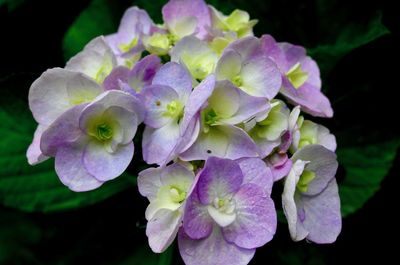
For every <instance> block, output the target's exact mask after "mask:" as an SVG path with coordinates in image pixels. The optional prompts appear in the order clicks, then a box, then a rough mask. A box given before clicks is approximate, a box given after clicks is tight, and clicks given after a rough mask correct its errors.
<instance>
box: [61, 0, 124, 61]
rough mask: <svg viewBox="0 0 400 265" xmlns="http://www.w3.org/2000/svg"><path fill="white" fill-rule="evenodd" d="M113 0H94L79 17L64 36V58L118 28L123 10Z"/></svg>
mask: <svg viewBox="0 0 400 265" xmlns="http://www.w3.org/2000/svg"><path fill="white" fill-rule="evenodd" d="M118 11H119V8H118V7H117V3H116V2H115V1H111V0H93V1H92V2H91V4H90V5H89V6H88V7H87V8H86V9H85V10H84V11H83V12H82V13H81V14H80V15H79V16H78V17H77V19H76V20H75V22H74V23H73V24H72V25H71V27H70V28H69V30H68V31H67V33H66V34H65V36H64V43H63V49H64V58H65V59H66V60H68V59H69V58H70V57H71V56H73V55H75V54H76V53H78V52H79V51H81V50H82V48H83V47H84V46H85V45H86V44H87V43H88V42H89V41H90V40H91V39H93V38H95V37H97V36H100V35H107V34H110V33H113V32H115V31H116V30H117V27H118V23H119V20H120V19H121V15H122V13H121V12H118Z"/></svg>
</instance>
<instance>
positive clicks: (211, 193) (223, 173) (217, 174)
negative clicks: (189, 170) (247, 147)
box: [197, 157, 243, 204]
mask: <svg viewBox="0 0 400 265" xmlns="http://www.w3.org/2000/svg"><path fill="white" fill-rule="evenodd" d="M242 183H243V173H242V171H241V169H240V167H239V165H238V163H237V162H235V161H233V160H229V159H221V158H217V157H210V158H208V159H207V161H206V164H205V165H204V168H203V171H202V172H201V175H200V176H199V180H198V183H197V192H198V195H199V199H200V202H201V203H203V204H211V203H212V202H213V201H214V199H215V198H225V197H226V196H229V195H232V194H234V193H236V192H237V191H238V190H239V188H240V186H241V185H242Z"/></svg>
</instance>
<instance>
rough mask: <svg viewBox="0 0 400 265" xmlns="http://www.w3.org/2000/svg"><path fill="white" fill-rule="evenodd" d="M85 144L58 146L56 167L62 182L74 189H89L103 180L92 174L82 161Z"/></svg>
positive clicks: (97, 185)
mask: <svg viewBox="0 0 400 265" xmlns="http://www.w3.org/2000/svg"><path fill="white" fill-rule="evenodd" d="M84 147H85V146H84V145H81V144H73V145H64V146H61V147H60V148H58V150H57V154H56V159H55V169H56V172H57V175H58V177H59V178H60V180H61V182H62V183H63V184H64V185H66V186H68V188H70V189H71V190H73V191H78V192H79V191H89V190H93V189H96V188H98V187H100V186H101V185H102V184H103V182H102V181H99V180H97V179H96V178H95V177H94V176H92V175H90V174H89V173H88V172H87V171H86V169H85V167H84V165H83V161H82V155H83V149H84Z"/></svg>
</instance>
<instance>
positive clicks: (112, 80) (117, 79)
mask: <svg viewBox="0 0 400 265" xmlns="http://www.w3.org/2000/svg"><path fill="white" fill-rule="evenodd" d="M128 74H129V68H127V67H125V66H117V67H115V68H114V69H113V70H112V71H111V73H110V74H109V75H108V76H107V77H106V78H105V79H104V82H103V86H104V88H105V89H106V90H122V89H121V82H122V83H127V82H128Z"/></svg>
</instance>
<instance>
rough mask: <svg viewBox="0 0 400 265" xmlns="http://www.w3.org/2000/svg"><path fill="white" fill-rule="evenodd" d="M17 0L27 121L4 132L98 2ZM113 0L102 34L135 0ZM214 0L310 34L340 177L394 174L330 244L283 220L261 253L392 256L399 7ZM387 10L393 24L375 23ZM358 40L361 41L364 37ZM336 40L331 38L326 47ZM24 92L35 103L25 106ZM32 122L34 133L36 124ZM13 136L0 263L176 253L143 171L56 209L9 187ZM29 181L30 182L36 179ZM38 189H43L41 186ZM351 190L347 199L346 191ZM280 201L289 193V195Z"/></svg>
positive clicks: (12, 73) (316, 259) (14, 84)
mask: <svg viewBox="0 0 400 265" xmlns="http://www.w3.org/2000/svg"><path fill="white" fill-rule="evenodd" d="M6 2H7V3H5V4H4V3H3V2H1V1H0V3H1V5H0V29H1V30H0V33H1V35H0V36H1V37H0V38H1V39H0V47H1V49H0V92H1V94H0V95H1V97H0V103H1V107H2V108H4V110H5V111H6V112H7V113H8V114H10V117H13V119H14V120H15V122H13V124H14V125H13V127H12V128H11V127H10V126H8V125H7V124H8V123H6V122H5V121H3V122H2V119H1V118H2V116H0V131H1V133H0V137H3V138H4V139H9V138H7V137H8V135H11V134H12V133H13V132H12V130H13V128H14V127H18V126H25V123H27V120H28V121H29V119H33V118H31V117H30V116H29V114H26V113H28V112H27V92H28V89H29V86H30V84H31V83H32V82H33V81H34V80H35V79H36V78H37V77H38V76H39V75H40V74H41V73H42V72H43V71H45V70H46V69H48V68H52V67H56V66H58V67H63V66H64V64H65V57H68V56H66V54H68V47H66V44H65V41H64V35H65V34H66V32H67V30H68V29H69V28H70V27H71V25H73V23H74V21H75V20H76V19H77V17H78V16H79V14H80V13H81V12H82V11H83V10H85V9H86V8H87V7H88V6H89V5H90V2H91V1H89V0H83V1H66V0H64V1H33V0H31V1H30V0H26V1H23V0H18V1H6ZM102 2H105V3H107V4H108V5H107V8H109V9H110V10H112V14H113V16H112V17H111V20H107V19H103V20H101V19H99V20H94V21H91V22H90V23H92V24H93V23H94V25H95V26H98V29H97V30H100V31H101V30H102V29H103V28H105V29H106V30H105V32H102V33H104V34H106V33H110V32H111V31H110V29H114V30H115V29H116V26H117V25H118V21H119V19H120V17H121V15H122V13H123V10H124V9H125V8H127V7H128V6H129V5H130V4H131V3H132V1H126V0H120V1H102ZM149 2H150V3H149ZM211 2H212V3H213V4H214V5H216V6H217V7H218V8H219V9H222V10H224V11H225V12H227V11H232V10H233V9H234V8H235V7H237V8H241V9H244V10H247V11H248V12H249V13H250V14H251V16H252V18H258V19H259V21H260V22H259V24H258V25H257V26H256V28H255V32H256V34H257V35H258V36H260V35H261V34H262V33H270V34H272V35H273V36H274V37H275V38H276V39H277V40H278V41H288V42H292V43H296V44H300V45H303V46H305V47H307V48H308V49H309V52H310V54H312V55H313V56H314V55H315V58H316V59H317V62H318V63H319V64H320V66H321V70H322V77H323V89H324V91H325V92H326V94H327V95H328V97H329V98H330V99H331V101H332V103H333V108H334V110H335V116H334V118H333V119H332V120H322V119H314V120H317V121H318V122H321V123H322V124H324V125H326V126H328V127H329V128H330V129H331V130H332V132H333V133H335V134H337V137H338V145H339V150H338V154H339V161H343V163H341V167H340V169H339V172H338V176H337V177H338V181H339V183H343V185H347V186H346V187H347V188H348V189H350V191H351V189H352V188H354V190H356V189H358V191H355V192H354V193H356V192H360V187H356V186H354V187H352V186H351V185H349V183H350V184H351V183H353V182H346V181H348V179H349V178H350V177H351V176H353V175H352V174H353V173H354V168H356V169H357V172H358V175H361V176H363V177H364V178H365V179H367V181H366V183H367V185H366V186H365V188H364V187H361V188H362V189H365V192H364V191H363V190H362V189H361V193H363V194H364V193H365V194H366V193H368V192H367V190H368V189H372V190H374V188H372V187H370V186H368V185H370V182H369V180H368V178H369V177H370V176H371V178H372V177H373V176H376V172H378V171H379V173H380V174H381V175H382V176H381V177H380V179H382V178H383V176H384V175H386V171H387V170H388V171H389V173H388V174H387V175H386V177H385V178H384V180H383V181H382V183H381V188H380V189H379V190H378V191H377V192H376V193H375V194H374V195H373V196H372V197H371V198H370V199H369V200H368V201H367V202H366V203H365V204H364V206H363V207H362V208H361V209H358V211H356V212H355V213H351V214H349V215H348V216H347V217H346V218H344V221H343V230H342V233H341V235H340V236H339V238H338V240H337V242H336V243H334V244H332V245H321V246H318V245H313V244H310V243H307V242H305V241H304V242H300V243H294V242H292V241H291V240H290V237H289V234H288V231H287V225H286V224H284V223H280V224H279V226H278V231H277V235H276V236H275V238H274V239H273V241H272V242H270V243H268V244H267V245H266V246H264V247H262V248H260V249H259V250H257V253H256V256H255V258H254V259H253V260H252V262H251V264H342V263H346V264H347V263H354V264H361V263H367V264H369V263H372V262H379V264H385V263H389V262H391V263H392V261H393V260H396V257H397V254H398V253H397V251H396V249H395V246H394V245H392V244H390V243H389V242H388V239H389V238H390V239H393V240H394V242H396V239H397V238H399V237H398V236H399V233H398V229H397V228H398V225H399V221H398V219H397V218H396V217H395V214H397V210H398V209H399V206H398V202H399V200H398V183H399V181H398V178H399V177H400V176H399V172H400V163H399V162H400V157H399V152H398V148H397V146H398V145H397V144H398V143H399V141H398V140H399V137H398V136H399V129H397V128H395V127H398V123H399V116H398V115H399V114H400V113H399V110H398V109H399V108H398V106H399V104H398V102H399V97H398V96H397V94H398V93H397V92H398V90H399V89H400V88H399V85H400V70H399V65H400V56H399V51H398V49H399V47H400V45H399V44H400V43H399V40H398V33H399V25H400V23H399V22H400V21H399V16H398V13H397V12H396V9H395V8H393V7H392V6H390V5H389V3H386V2H382V1H373V2H365V1H351V3H349V2H350V1H340V2H341V3H338V2H339V1H323V0H315V1H304V2H300V1H287V0H284V1H256V0H247V1H240V0H236V1H211ZM133 3H134V4H135V3H136V4H138V5H139V6H140V7H143V8H145V9H146V10H148V11H149V13H150V14H151V15H152V16H153V19H155V20H156V21H159V17H160V15H159V14H157V13H156V12H160V11H159V10H160V9H159V8H160V6H162V3H163V1H154V2H151V1H148V2H146V1H145V0H142V1H136V2H133ZM377 17H379V18H381V19H378V20H379V21H381V22H382V24H381V25H384V27H386V28H387V29H388V30H389V31H390V33H386V34H376V32H374V31H373V30H372V31H370V29H371V27H374V25H375V24H374V23H373V21H374V19H376V18H377ZM87 23H89V22H87ZM90 23H89V24H90ZM104 24H107V25H106V26H104ZM92 26H93V25H92ZM88 27H89V28H90V25H89V26H88ZM89 31H90V30H89ZM368 32H369V33H368ZM371 32H372V33H371ZM373 33H375V35H376V36H377V37H371V36H375V35H374V34H373ZM368 34H369V35H368ZM89 35H90V34H89ZM378 35H380V36H378ZM357 36H361V37H357ZM91 37H93V36H84V37H83V39H85V38H91ZM78 43H79V41H78ZM351 43H353V44H354V43H356V44H357V45H353V46H354V47H353V46H352V45H351ZM63 45H64V46H63ZM324 45H325V48H324V47H323V48H321V46H324ZM326 45H328V46H326ZM329 45H330V46H329ZM350 46H351V48H349V47H350ZM63 47H64V48H63ZM327 47H328V48H327ZM69 49H70V50H71V49H72V50H73V49H76V47H72V48H71V47H69ZM17 101H18V102H23V104H22V105H18V107H16V105H14V103H15V102H17ZM10 106H11V107H10ZM20 117H24V118H20ZM26 117H28V118H26ZM3 126H4V127H3ZM26 126H28V125H26ZM28 127H29V129H27V130H28V131H29V132H30V133H31V134H32V133H33V129H34V125H29V126H28ZM24 143H25V142H24ZM13 144H16V145H18V139H17V138H16V139H14V140H13V141H7V142H1V141H0V148H1V149H0V150H2V152H1V153H0V155H1V157H2V158H0V166H1V167H0V172H1V171H3V174H0V203H2V205H0V264H85V263H87V264H160V265H161V264H170V263H169V261H168V260H169V259H170V256H169V254H167V255H164V256H162V257H161V258H159V257H157V256H153V255H151V254H150V252H149V250H148V248H147V245H146V244H147V243H146V238H145V228H144V227H145V221H144V210H145V207H146V204H147V202H146V200H145V199H143V198H141V197H140V195H139V194H138V192H137V188H136V186H135V185H134V181H128V182H127V183H128V184H127V185H128V188H127V189H124V190H123V191H121V192H119V193H118V194H114V195H113V196H110V197H109V198H107V199H104V200H100V202H98V203H96V204H92V205H90V206H85V207H77V206H79V205H80V204H79V203H78V204H77V206H76V207H75V206H74V207H66V209H65V210H60V209H57V211H51V210H43V207H41V206H43V205H40V204H39V205H37V204H35V207H33V208H29V209H27V208H28V207H25V206H24V205H22V206H21V204H22V203H24V202H17V201H11V199H9V198H10V197H9V196H10V195H9V194H10V193H11V192H12V191H13V190H14V189H13V188H10V187H9V186H7V187H6V186H5V185H6V184H5V183H6V182H5V181H6V180H7V181H10V180H8V179H10V178H9V177H8V175H7V174H8V173H7V172H8V171H7V170H8V167H12V166H14V167H15V165H10V164H9V162H8V160H4V159H5V158H4V157H7V154H8V153H7V152H9V154H10V156H12V155H14V153H13V152H12V149H13V146H12V145H13ZM388 146H389V147H388ZM341 148H343V149H341ZM364 148H365V149H364ZM341 150H343V151H341ZM370 150H372V151H371V152H370ZM396 150H397V151H396ZM364 151H365V153H363V152H364ZM367 151H368V152H367ZM389 152H392V153H394V154H395V155H394V157H395V158H394V160H393V162H392V158H393V155H392V156H391V157H390V158H384V157H386V154H388V153H389ZM343 154H344V155H343ZM346 154H347V155H346ZM349 154H350V155H349ZM352 155H354V161H355V162H354V161H353V157H352ZM358 156H361V158H359V157H358ZM388 156H389V155H388ZM1 159H3V160H1ZM384 159H385V161H386V159H388V160H389V161H388V163H380V161H381V160H384ZM21 163H23V162H21ZM25 163H26V162H25ZM20 166H21V168H22V167H24V169H23V170H22V169H21V170H17V173H18V174H20V175H22V174H24V173H26V172H25V171H26V170H28V169H25V168H29V167H27V166H26V165H20ZM351 168H353V170H352V169H351ZM378 168H379V169H378ZM130 171H131V172H130V173H131V174H134V173H135V171H137V169H135V167H134V166H132V168H131V170H130ZM372 171H373V172H372ZM352 172H353V173H352ZM356 175H357V174H356ZM358 175H357V176H358ZM2 178H3V179H4V181H3V180H2ZM380 179H379V180H377V181H376V183H375V184H376V188H375V189H378V187H379V182H380ZM11 182H12V180H11ZM11 182H7V183H11ZM372 182H373V181H371V183H372ZM355 183H357V182H355ZM2 185H3V186H2ZM7 185H8V184H7ZM10 185H11V184H10ZM19 185H22V186H24V183H20V184H19ZM26 185H29V184H26ZM55 185H59V184H57V183H56V184H55ZM60 185H61V184H60ZM371 185H372V184H371ZM24 188H26V187H24ZM65 189H66V188H65ZM277 189H278V190H275V191H274V193H276V194H275V196H276V198H279V187H278V188H277ZM343 190H344V189H343ZM374 191H375V190H374ZM31 192H33V193H34V192H36V191H35V190H34V189H33V188H32V190H31ZM38 192H39V191H38ZM350 193H351V192H350ZM373 193H374V192H372V194H373ZM356 195H357V194H356ZM21 196H22V195H21ZM357 196H358V195H357ZM360 196H361V195H360ZM368 197H369V195H368ZM17 198H18V196H17ZM21 200H22V199H21ZM342 200H343V203H345V197H344V198H342ZM81 204H82V205H84V204H85V202H82V203H81ZM87 204H91V203H87ZM276 204H277V205H278V204H280V203H279V200H276ZM350 204H351V202H350ZM354 207H355V208H358V206H354ZM67 208H68V209H67ZM70 208H77V209H70ZM172 251H173V257H172V263H171V264H181V261H180V258H179V255H178V253H177V247H176V246H175V247H174V248H173V249H172Z"/></svg>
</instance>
